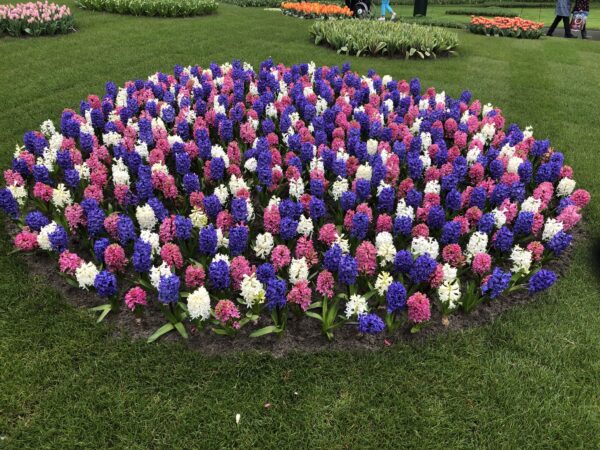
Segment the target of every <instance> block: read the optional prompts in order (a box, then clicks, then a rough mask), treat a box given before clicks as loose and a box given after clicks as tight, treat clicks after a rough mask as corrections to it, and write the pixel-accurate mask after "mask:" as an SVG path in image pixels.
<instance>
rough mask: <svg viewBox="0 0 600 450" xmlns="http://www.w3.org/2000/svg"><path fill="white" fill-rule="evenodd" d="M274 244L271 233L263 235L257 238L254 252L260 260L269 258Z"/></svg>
mask: <svg viewBox="0 0 600 450" xmlns="http://www.w3.org/2000/svg"><path fill="white" fill-rule="evenodd" d="M273 246H274V242H273V235H272V234H271V233H268V232H267V233H261V234H259V235H258V236H256V242H255V244H254V252H255V253H256V256H258V257H259V258H263V259H264V258H268V257H269V255H270V254H271V250H273Z"/></svg>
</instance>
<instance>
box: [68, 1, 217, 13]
mask: <svg viewBox="0 0 600 450" xmlns="http://www.w3.org/2000/svg"><path fill="white" fill-rule="evenodd" d="M76 1H77V4H78V5H79V6H80V7H81V8H84V9H91V10H94V11H107V12H111V13H116V14H131V15H134V16H157V17H183V16H203V15H206V14H212V13H214V12H216V10H217V7H218V4H217V2H216V1H215V0H76Z"/></svg>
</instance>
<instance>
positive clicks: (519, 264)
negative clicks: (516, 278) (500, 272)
mask: <svg viewBox="0 0 600 450" xmlns="http://www.w3.org/2000/svg"><path fill="white" fill-rule="evenodd" d="M510 260H511V261H512V262H513V265H512V268H511V269H510V270H511V272H514V273H519V272H520V273H525V274H527V273H529V269H530V267H531V261H532V254H531V252H530V251H529V250H525V249H523V248H521V247H520V246H518V245H515V247H514V248H513V250H512V253H511V254H510Z"/></svg>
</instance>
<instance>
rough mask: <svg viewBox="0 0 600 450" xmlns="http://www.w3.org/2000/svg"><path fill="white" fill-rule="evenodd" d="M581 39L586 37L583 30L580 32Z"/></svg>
mask: <svg viewBox="0 0 600 450" xmlns="http://www.w3.org/2000/svg"><path fill="white" fill-rule="evenodd" d="M581 39H587V33H586V32H585V31H582V32H581Z"/></svg>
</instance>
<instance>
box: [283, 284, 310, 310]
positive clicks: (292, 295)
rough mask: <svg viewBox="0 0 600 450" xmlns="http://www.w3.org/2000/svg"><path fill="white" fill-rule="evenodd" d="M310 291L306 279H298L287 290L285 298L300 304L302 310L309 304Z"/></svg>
mask: <svg viewBox="0 0 600 450" xmlns="http://www.w3.org/2000/svg"><path fill="white" fill-rule="evenodd" d="M311 295H312V292H311V290H310V287H309V286H308V281H307V280H301V281H298V282H297V283H296V284H295V285H294V286H293V287H292V289H290V292H288V295H287V299H288V302H290V303H295V304H297V305H300V308H302V311H306V310H307V309H308V307H309V305H310V300H311Z"/></svg>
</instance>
